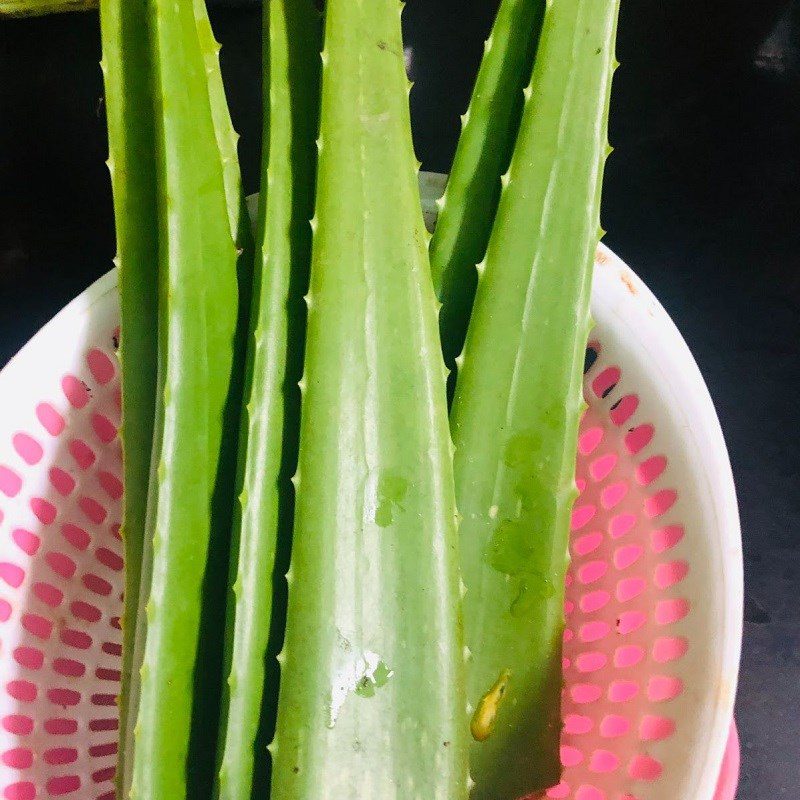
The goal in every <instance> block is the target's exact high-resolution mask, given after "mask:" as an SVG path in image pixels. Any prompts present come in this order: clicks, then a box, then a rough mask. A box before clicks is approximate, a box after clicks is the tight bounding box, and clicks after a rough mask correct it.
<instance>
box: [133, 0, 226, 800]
mask: <svg viewBox="0 0 800 800" xmlns="http://www.w3.org/2000/svg"><path fill="white" fill-rule="evenodd" d="M149 11H150V32H151V63H152V64H153V73H154V74H153V87H154V96H155V100H156V102H155V122H156V170H157V187H158V197H159V201H160V202H159V209H158V223H159V224H158V232H159V243H160V252H159V320H158V322H159V348H160V358H161V359H162V360H163V364H164V392H163V435H162V439H161V442H160V454H159V461H158V468H157V483H156V486H155V490H154V491H155V530H154V534H153V539H152V553H153V555H152V580H151V586H150V592H149V597H148V600H147V604H146V626H147V633H146V642H145V647H144V657H143V663H142V668H141V680H140V689H139V692H140V696H139V703H138V717H137V721H136V729H135V750H134V753H133V770H132V782H131V787H130V797H131V798H148V800H149V798H156V797H159V798H160V797H169V798H176V800H179V799H180V798H183V797H186V796H187V794H188V795H189V796H191V797H192V798H193V799H194V798H199V797H202V796H203V795H204V794H209V793H210V782H209V785H208V786H207V787H206V786H202V785H201V782H199V781H197V780H196V779H195V778H194V777H193V776H192V775H191V774H189V775H188V776H187V757H188V754H189V748H190V739H191V738H192V735H193V733H194V731H193V725H192V723H193V713H194V711H195V709H194V708H193V706H194V705H195V704H194V703H193V690H194V681H195V677H196V675H195V673H196V672H202V671H203V670H205V669H207V668H208V667H209V665H208V664H206V663H202V664H197V663H196V656H197V651H198V644H199V639H200V635H199V632H200V626H201V607H202V602H203V598H202V594H203V590H204V588H205V579H206V567H207V556H208V554H209V550H210V549H211V547H212V546H213V545H212V544H211V539H212V538H213V537H212V519H214V518H215V517H216V511H215V510H214V507H213V506H214V499H215V495H216V494H217V492H218V490H219V487H220V485H221V483H223V482H224V481H225V480H227V477H228V476H226V475H225V474H224V470H223V464H224V458H223V456H222V435H223V429H224V427H225V425H226V411H227V408H228V406H229V404H230V403H229V399H230V398H229V395H230V392H231V376H232V371H233V360H234V351H235V334H236V326H237V316H238V309H237V272H236V268H237V263H236V262H237V249H236V246H235V243H234V240H233V237H232V236H231V227H230V222H229V215H228V207H227V202H226V194H225V185H224V180H223V166H222V159H221V158H220V153H219V149H218V144H217V140H216V135H215V129H214V124H213V119H212V113H211V108H210V102H209V92H208V86H207V82H206V67H205V62H204V59H203V54H202V51H201V48H200V41H199V37H198V32H197V28H196V22H195V17H194V14H193V9H192V7H191V6H190V5H188V4H183V3H171V2H169V1H168V0H152V2H151V3H150V6H149ZM214 535H215V536H216V535H217V531H214ZM203 699H204V700H205V699H206V698H203ZM196 705H202V703H198V704H196ZM129 758H130V754H129ZM210 760H211V762H212V771H213V751H212V753H211V754H210ZM191 766H192V769H194V768H197V769H199V770H200V771H201V772H202V770H203V769H204V765H203V764H201V763H195V764H192V765H191ZM187 781H191V787H192V788H191V789H190V790H189V791H188V792H187Z"/></svg>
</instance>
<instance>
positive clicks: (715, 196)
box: [0, 0, 800, 800]
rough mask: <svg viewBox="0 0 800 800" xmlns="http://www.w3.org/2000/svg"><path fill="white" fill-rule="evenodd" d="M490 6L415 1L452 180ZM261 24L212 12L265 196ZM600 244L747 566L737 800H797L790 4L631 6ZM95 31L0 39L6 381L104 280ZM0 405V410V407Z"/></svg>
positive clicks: (34, 27) (798, 186)
mask: <svg viewBox="0 0 800 800" xmlns="http://www.w3.org/2000/svg"><path fill="white" fill-rule="evenodd" d="M496 5H497V0H411V2H409V3H408V6H407V8H406V11H405V16H404V23H405V27H406V39H407V44H409V45H410V46H411V47H412V48H413V53H414V55H413V68H412V69H413V78H414V79H415V81H416V87H415V89H414V91H413V93H412V96H411V99H412V112H413V117H414V125H415V137H416V143H417V152H418V155H419V157H420V158H421V159H422V161H423V165H424V168H425V169H429V170H436V171H442V172H445V171H447V170H448V168H449V164H450V161H451V158H452V154H453V151H454V148H455V142H456V137H457V135H458V115H459V114H460V113H462V112H463V111H464V110H465V108H466V105H467V101H468V98H469V93H470V89H471V83H472V80H473V78H474V74H475V71H476V69H477V64H478V60H479V57H480V53H481V47H482V42H483V39H484V38H485V36H486V34H487V32H488V30H489V27H490V25H491V20H492V18H493V15H494V10H495V8H496ZM259 19H260V12H259V10H258V8H256V7H255V5H243V6H242V5H240V6H239V7H227V8H221V7H216V8H215V9H214V11H213V14H212V22H213V24H214V27H215V30H216V32H217V36H218V38H219V39H220V40H221V41H222V44H223V70H224V71H225V76H226V81H227V84H228V91H229V99H230V103H231V106H232V112H233V117H234V122H235V124H236V127H237V128H238V130H239V131H240V132H241V133H242V165H243V171H244V180H245V185H246V188H247V190H248V191H255V190H256V189H257V180H258V159H259V154H258V147H259V132H258V131H259V125H260V107H259V106H260V91H261V90H260V73H259V60H260V30H259V24H260V23H259ZM618 55H619V60H620V61H621V62H622V67H621V69H620V70H619V71H618V72H617V75H616V80H615V85H614V97H613V106H612V114H611V141H612V143H613V144H614V145H615V146H616V152H615V154H614V155H613V156H612V157H611V159H610V160H609V162H608V167H607V172H606V182H605V204H604V213H603V222H604V226H605V227H606V228H607V229H608V236H607V239H606V241H607V243H608V244H609V245H610V246H611V247H612V248H613V249H614V250H616V251H617V252H618V253H619V254H620V255H621V256H622V257H623V258H624V259H625V260H626V261H628V262H629V263H630V264H631V266H632V267H633V268H634V269H635V270H636V271H637V272H638V273H639V274H640V275H641V276H642V277H643V278H644V280H645V281H646V282H647V283H648V284H649V285H650V287H651V288H652V289H653V291H654V292H655V293H656V295H657V296H658V297H659V298H660V299H661V301H662V302H663V304H664V305H665V306H666V308H667V310H668V311H669V313H670V314H671V315H672V317H673V319H674V320H675V322H676V323H677V325H678V327H679V328H680V329H681V331H682V332H683V335H684V336H685V337H686V339H687V341H688V342H689V346H690V347H691V349H692V351H693V352H694V354H695V356H696V358H697V360H698V362H699V363H700V367H701V369H702V371H703V374H704V375H705V378H706V380H707V382H708V384H709V387H710V389H711V394H712V395H713V397H714V400H715V402H716V404H717V409H718V411H719V415H720V418H721V420H722V427H723V429H724V431H725V435H726V437H727V441H728V445H729V448H730V452H731V459H732V462H733V469H734V472H735V476H736V481H737V486H738V491H739V500H740V505H741V517H742V527H743V535H744V550H745V576H746V604H745V640H744V655H743V663H742V675H741V684H740V690H739V700H738V711H737V718H738V721H739V726H740V732H741V736H742V745H743V772H742V782H741V788H740V793H739V797H740V798H741V800H775V798H784V797H785V798H791V799H792V800H793V799H794V798H798V797H800V603H799V602H798V597H800V546H798V545H800V485H799V484H800V482H799V481H798V471H799V468H800V433H799V431H800V419H798V417H799V416H800V415H799V414H798V408H799V402H798V397H800V359H799V358H798V351H800V312H799V310H798V306H799V305H800V0H622V13H621V19H620V28H619V47H618ZM99 58H100V46H99V33H98V24H97V17H96V15H95V14H92V13H88V14H81V15H74V16H54V17H49V18H45V19H40V20H19V21H9V20H0V366H2V365H3V364H4V363H5V362H6V361H7V360H8V359H9V358H10V357H11V356H12V355H13V354H14V352H16V350H17V349H18V348H19V347H20V346H21V345H22V344H24V342H25V341H26V340H27V339H28V338H29V337H30V336H31V334H33V333H34V332H35V331H36V330H37V329H38V328H39V327H40V326H41V325H42V324H43V323H44V322H46V321H47V320H48V319H49V318H50V317H51V316H52V315H53V314H54V313H55V312H56V311H57V310H58V309H60V308H61V307H62V306H63V305H64V304H65V303H66V302H68V301H69V300H71V299H72V298H73V297H74V296H75V295H76V294H78V293H79V292H80V291H82V290H83V289H85V288H86V287H87V286H88V285H89V284H90V283H91V282H92V281H93V280H94V279H95V278H97V277H98V276H100V275H101V274H102V273H103V272H105V271H106V270H107V269H109V268H110V266H111V263H110V259H111V257H112V255H113V252H114V233H113V222H112V210H111V194H110V186H109V181H108V174H107V172H106V169H105V166H104V159H105V157H106V141H105V130H104V117H103V102H102V85H101V76H100V71H99V68H98V66H97V62H98V61H99ZM1 406H2V398H0V407H1Z"/></svg>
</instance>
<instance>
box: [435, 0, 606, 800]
mask: <svg viewBox="0 0 800 800" xmlns="http://www.w3.org/2000/svg"><path fill="white" fill-rule="evenodd" d="M618 7H619V0H557V2H552V3H549V4H548V7H547V11H546V13H545V19H544V25H543V29H542V34H541V39H540V43H539V49H538V53H537V57H536V64H535V67H534V72H533V77H532V81H531V85H530V87H529V88H528V89H527V90H526V101H525V109H524V112H523V117H522V123H521V126H520V131H519V136H518V139H517V143H516V146H515V150H514V155H513V158H512V160H511V166H510V169H509V172H508V173H507V174H506V175H505V176H504V178H503V191H502V196H501V198H500V203H499V206H498V210H497V215H496V219H495V223H494V227H493V230H492V235H491V238H490V241H489V246H488V249H487V254H486V259H485V261H484V262H483V264H482V265H481V266H480V267H479V274H480V280H479V283H478V289H477V293H476V297H475V305H474V308H473V312H472V318H471V321H470V324H469V330H468V333H467V339H466V344H465V348H464V352H463V354H462V356H460V357H459V376H458V383H457V386H456V394H455V399H454V404H453V408H452V411H451V417H450V421H451V429H452V432H453V439H454V443H455V448H456V450H455V480H456V497H457V502H458V506H459V510H460V512H461V513H462V514H463V517H464V519H463V523H462V525H461V530H460V536H459V541H460V550H461V573H462V579H463V581H464V583H465V586H466V593H465V596H464V627H465V638H466V644H467V647H468V648H469V651H470V657H469V662H468V680H467V696H468V701H469V703H470V713H471V715H472V716H471V725H470V727H471V732H472V734H473V738H474V739H476V741H475V742H474V743H473V745H472V747H471V751H470V769H471V774H472V778H473V780H474V781H475V786H474V790H473V793H472V797H473V798H474V799H475V800H514V798H517V797H519V796H521V795H524V794H526V793H529V792H533V791H537V790H541V789H544V788H546V787H548V786H550V785H552V784H554V783H557V782H558V778H559V770H560V767H559V752H558V740H559V732H560V691H561V639H562V633H563V627H564V621H563V599H564V597H563V586H564V574H565V571H566V567H567V561H568V555H567V543H568V532H569V523H570V514H571V508H572V504H573V502H574V499H575V497H576V494H577V490H576V488H575V481H574V472H575V452H576V441H577V432H578V423H579V418H580V415H581V411H582V408H583V397H582V380H581V378H582V365H583V358H584V352H585V347H586V340H587V336H588V332H589V327H590V320H589V298H590V291H591V277H592V264H593V257H594V252H595V248H596V246H597V241H598V238H599V236H600V225H599V211H600V195H601V184H602V174H603V165H604V162H605V158H606V156H607V153H608V152H609V148H608V144H607V121H608V102H609V93H610V88H611V80H612V74H613V70H614V68H615V66H616V60H615V57H614V42H615V33H616V21H617V13H618Z"/></svg>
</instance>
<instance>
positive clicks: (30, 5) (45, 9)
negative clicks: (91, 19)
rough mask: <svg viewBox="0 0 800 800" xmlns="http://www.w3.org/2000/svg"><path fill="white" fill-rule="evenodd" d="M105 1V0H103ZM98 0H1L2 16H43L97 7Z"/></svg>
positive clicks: (0, 9) (0, 10) (0, 12)
mask: <svg viewBox="0 0 800 800" xmlns="http://www.w3.org/2000/svg"><path fill="white" fill-rule="evenodd" d="M103 3H105V0H103ZM97 4H98V0H0V17H42V16H45V15H46V14H61V13H64V12H67V11H88V10H89V9H92V8H97Z"/></svg>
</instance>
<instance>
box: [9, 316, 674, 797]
mask: <svg viewBox="0 0 800 800" xmlns="http://www.w3.org/2000/svg"><path fill="white" fill-rule="evenodd" d="M116 337H117V332H116V331H112V330H110V331H109V332H108V336H107V337H106V340H105V342H104V344H103V346H94V347H92V348H91V349H90V350H89V351H88V352H87V353H85V354H84V362H83V367H82V369H81V370H80V371H79V372H78V374H74V375H73V374H65V375H63V376H62V378H61V381H60V392H58V394H54V395H53V396H51V397H46V398H41V399H40V402H39V403H38V404H37V405H36V406H35V408H32V409H31V410H30V411H31V413H30V418H29V421H28V423H26V424H25V425H21V426H19V427H18V429H16V430H15V431H14V433H13V441H12V446H13V453H14V458H12V459H10V460H9V462H8V463H5V464H1V465H0V684H1V685H0V794H1V795H2V798H3V800H34V798H48V797H55V798H57V797H73V798H77V797H80V798H87V800H88V799H89V798H91V800H112V798H113V796H114V794H113V777H114V769H115V761H116V753H117V744H116V737H117V708H116V705H115V699H116V693H117V689H118V685H119V678H120V673H119V668H120V654H121V647H120V642H121V635H120V629H119V614H120V610H121V598H122V595H121V592H122V586H123V573H122V568H123V564H122V547H121V541H120V536H119V523H120V514H121V505H120V501H121V497H122V482H121V468H122V462H121V448H120V443H119V439H118V436H117V429H118V427H119V421H120V385H119V374H118V369H117V361H116V358H115V354H114V347H115V342H116ZM587 365H588V371H587V376H586V384H585V385H586V390H585V394H586V399H587V402H588V404H589V408H588V410H587V412H586V414H585V416H584V419H583V421H582V423H581V431H580V442H579V452H578V464H577V482H578V487H579V489H580V497H579V499H578V501H577V503H576V505H575V509H574V513H573V519H572V534H571V545H570V550H571V555H572V566H571V568H570V571H569V575H568V579H567V581H568V588H567V600H566V608H565V611H566V618H567V629H566V632H565V636H564V674H565V690H564V697H563V713H564V733H563V738H562V748H561V757H562V762H563V764H564V776H563V780H562V782H561V783H560V784H559V785H558V786H556V787H554V788H552V789H550V790H549V791H548V792H547V796H548V797H550V798H574V800H642V798H645V797H648V796H649V792H648V790H647V787H648V786H651V787H652V786H653V785H654V784H655V783H656V782H658V780H659V778H660V776H661V775H662V772H663V771H664V770H669V769H676V768H680V765H679V764H671V763H662V762H661V761H659V760H658V759H657V758H656V757H654V755H653V754H652V753H651V746H652V745H653V744H654V743H656V742H659V741H661V740H664V739H666V738H669V737H671V736H672V735H673V734H674V732H675V730H676V726H677V722H676V720H675V719H674V718H673V717H672V716H671V713H670V700H671V699H673V698H674V697H676V696H677V695H678V694H679V693H680V692H681V691H682V690H683V684H682V681H681V678H680V670H679V669H678V668H677V666H678V665H679V663H680V660H681V658H682V657H683V655H684V654H685V652H686V650H687V648H688V642H687V641H686V640H685V639H684V638H682V637H681V636H679V635H676V633H675V631H674V625H675V623H676V622H678V621H679V620H680V619H682V618H683V617H684V616H685V615H686V614H687V613H689V605H688V602H687V601H686V600H685V599H684V598H683V597H682V595H681V580H682V579H683V577H684V576H685V575H686V573H687V570H688V564H687V563H686V562H685V561H682V560H680V559H678V558H675V557H674V556H673V555H671V551H672V548H673V547H674V546H675V545H676V544H677V543H678V542H679V541H680V540H681V538H682V537H683V535H684V531H683V529H682V527H681V526H680V520H677V519H675V518H674V517H673V515H672V513H671V510H672V506H673V505H674V503H675V501H676V498H677V494H676V491H675V487H673V486H671V484H670V481H669V463H668V460H667V458H666V457H665V456H664V455H662V454H661V453H659V452H657V451H655V450H654V448H653V446H652V439H653V434H654V429H653V426H652V425H650V424H649V422H648V420H647V417H646V413H643V411H642V410H641V409H639V408H638V399H637V397H636V394H635V393H633V392H632V391H627V390H626V391H623V390H622V388H621V387H622V386H623V384H624V377H623V375H622V373H621V369H620V367H619V366H617V365H615V364H606V363H604V359H603V353H602V348H601V347H600V345H599V344H596V343H595V344H593V345H592V346H591V348H590V351H589V357H588V358H587ZM643 787H644V788H643Z"/></svg>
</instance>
